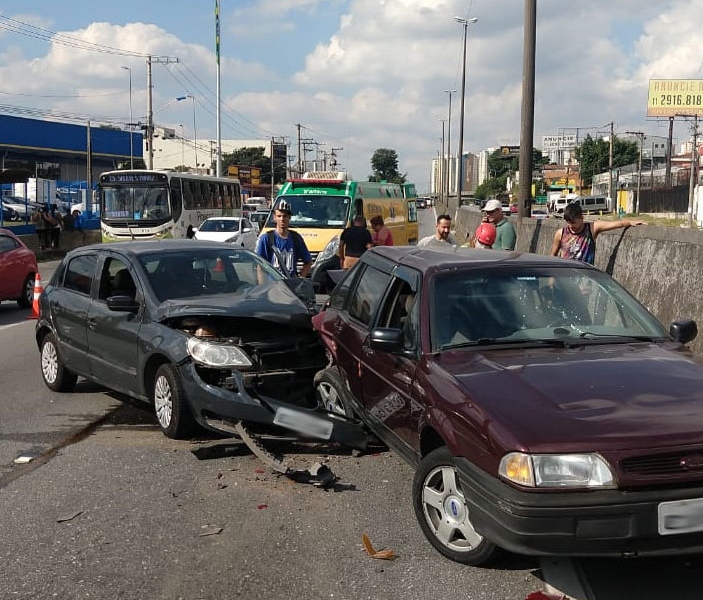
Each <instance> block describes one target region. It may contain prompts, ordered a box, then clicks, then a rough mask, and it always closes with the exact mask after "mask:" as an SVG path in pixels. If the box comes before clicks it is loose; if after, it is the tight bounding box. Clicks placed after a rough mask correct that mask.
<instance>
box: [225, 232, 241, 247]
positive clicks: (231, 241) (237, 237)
mask: <svg viewBox="0 0 703 600" xmlns="http://www.w3.org/2000/svg"><path fill="white" fill-rule="evenodd" d="M238 239H239V234H238V233H235V234H234V235H233V236H232V237H231V238H228V239H226V240H225V243H227V244H233V243H234V242H236V241H237V240H238Z"/></svg>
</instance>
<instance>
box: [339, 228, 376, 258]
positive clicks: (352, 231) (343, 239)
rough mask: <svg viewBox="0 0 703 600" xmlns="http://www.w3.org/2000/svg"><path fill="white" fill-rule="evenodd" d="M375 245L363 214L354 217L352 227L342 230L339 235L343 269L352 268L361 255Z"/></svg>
mask: <svg viewBox="0 0 703 600" xmlns="http://www.w3.org/2000/svg"><path fill="white" fill-rule="evenodd" d="M372 247H373V240H372V239H371V232H370V231H369V230H368V229H367V228H366V219H364V217H363V216H362V215H357V216H356V217H354V221H353V222H352V226H351V227H347V228H346V229H345V230H344V231H342V235H341V236H340V237H339V259H340V260H339V262H340V263H341V264H342V268H343V269H351V268H352V267H353V266H354V265H355V264H356V262H357V261H358V260H359V258H360V257H361V255H362V254H363V253H364V252H365V251H366V250H367V249H368V248H372Z"/></svg>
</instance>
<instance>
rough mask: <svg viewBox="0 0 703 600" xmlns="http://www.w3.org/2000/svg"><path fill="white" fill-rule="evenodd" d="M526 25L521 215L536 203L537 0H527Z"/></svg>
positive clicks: (521, 129)
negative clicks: (534, 197)
mask: <svg viewBox="0 0 703 600" xmlns="http://www.w3.org/2000/svg"><path fill="white" fill-rule="evenodd" d="M524 28H525V30H524V33H523V49H522V106H521V110H520V163H519V164H520V166H519V169H520V185H519V187H518V204H517V210H518V213H517V214H518V218H522V217H529V216H530V212H531V203H532V160H533V156H532V150H533V147H534V139H533V138H534V129H535V49H536V39H537V0H525V24H524ZM567 183H568V182H567Z"/></svg>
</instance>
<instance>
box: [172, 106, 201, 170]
mask: <svg viewBox="0 0 703 600" xmlns="http://www.w3.org/2000/svg"><path fill="white" fill-rule="evenodd" d="M188 98H190V99H191V100H192V101H193V148H194V150H195V170H196V171H197V170H198V130H197V129H196V128H195V96H193V94H186V95H185V96H179V97H178V98H176V101H178V102H180V101H181V100H186V99H188Z"/></svg>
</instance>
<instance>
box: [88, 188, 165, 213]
mask: <svg viewBox="0 0 703 600" xmlns="http://www.w3.org/2000/svg"><path fill="white" fill-rule="evenodd" d="M102 190H103V196H102V201H103V206H102V207H101V208H102V218H103V219H104V220H110V219H135V220H141V219H158V220H163V219H170V218H171V210H170V208H169V204H168V187H167V186H166V185H163V186H161V185H160V186H156V187H143V186H136V185H135V186H126V185H123V186H120V187H110V186H105V185H103V187H102Z"/></svg>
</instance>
